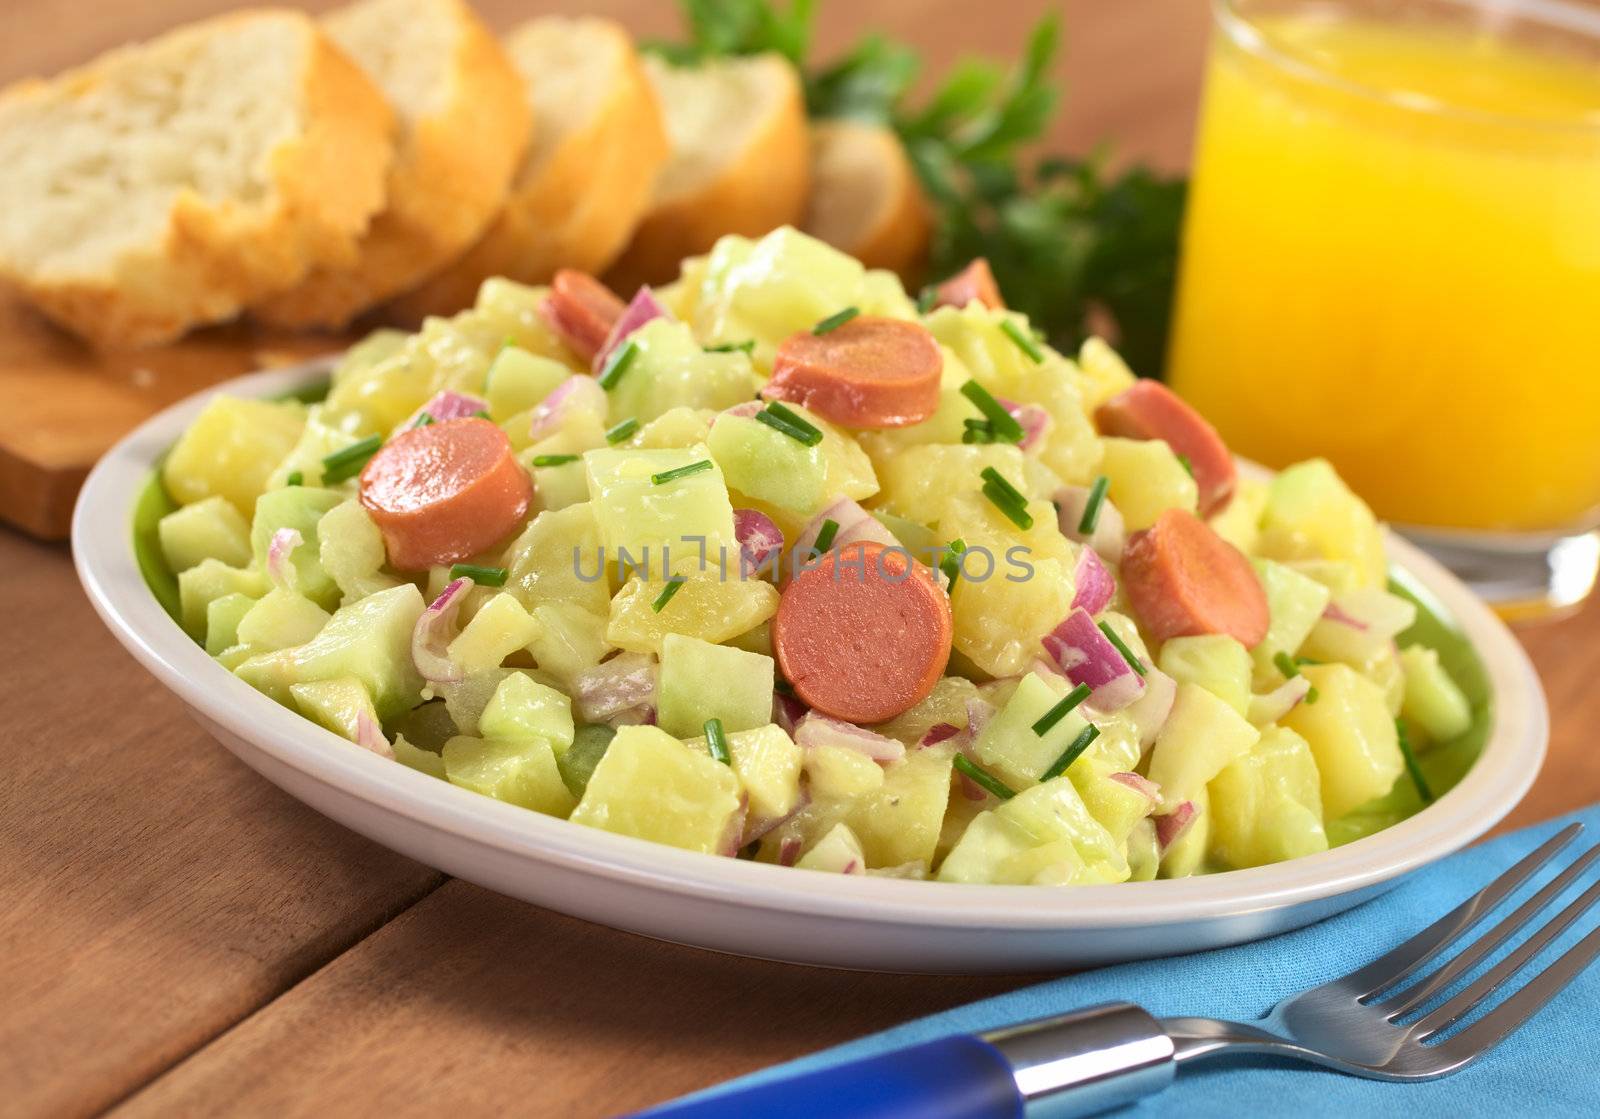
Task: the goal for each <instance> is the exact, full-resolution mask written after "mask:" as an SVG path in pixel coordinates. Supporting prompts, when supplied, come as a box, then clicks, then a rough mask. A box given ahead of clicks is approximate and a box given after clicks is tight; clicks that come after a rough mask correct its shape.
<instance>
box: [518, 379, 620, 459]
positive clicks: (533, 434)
mask: <svg viewBox="0 0 1600 1119" xmlns="http://www.w3.org/2000/svg"><path fill="white" fill-rule="evenodd" d="M568 409H579V410H587V411H590V412H594V413H595V414H596V415H600V416H604V415H605V414H606V390H605V389H603V388H601V387H600V385H599V382H597V381H596V380H595V379H594V378H593V377H590V376H589V375H587V374H585V373H575V374H573V375H572V376H571V377H568V378H567V379H566V380H565V381H562V382H561V383H560V384H559V385H557V386H556V387H555V388H554V389H552V390H551V391H550V395H549V396H547V397H545V398H544V399H543V400H542V401H540V402H539V406H538V407H537V408H535V409H534V410H533V420H532V421H531V422H530V423H529V425H528V438H529V439H530V440H533V441H535V442H537V441H538V440H540V439H543V438H544V437H545V436H546V435H549V434H550V433H551V432H552V431H554V430H555V429H556V428H558V427H560V426H561V423H562V420H564V419H565V418H566V415H567V411H568Z"/></svg>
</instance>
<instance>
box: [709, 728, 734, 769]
mask: <svg viewBox="0 0 1600 1119" xmlns="http://www.w3.org/2000/svg"><path fill="white" fill-rule="evenodd" d="M705 730H706V749H708V750H710V751H711V756H712V757H713V758H715V759H716V760H717V761H719V762H721V763H722V764H723V765H732V764H733V755H732V754H731V753H729V752H728V739H727V736H726V735H725V734H723V732H722V720H721V719H707V720H706V727H705Z"/></svg>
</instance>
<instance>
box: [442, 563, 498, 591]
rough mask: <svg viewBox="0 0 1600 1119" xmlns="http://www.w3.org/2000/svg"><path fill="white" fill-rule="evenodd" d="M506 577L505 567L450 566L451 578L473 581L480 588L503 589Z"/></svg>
mask: <svg viewBox="0 0 1600 1119" xmlns="http://www.w3.org/2000/svg"><path fill="white" fill-rule="evenodd" d="M506 575H507V571H506V569H505V568H503V567H479V566H478V565H477V564H475V563H456V564H451V565H450V578H452V579H471V580H472V581H473V582H474V583H476V584H478V586H480V587H503V586H505V585H506Z"/></svg>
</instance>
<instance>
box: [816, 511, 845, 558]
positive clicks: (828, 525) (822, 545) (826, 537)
mask: <svg viewBox="0 0 1600 1119" xmlns="http://www.w3.org/2000/svg"><path fill="white" fill-rule="evenodd" d="M837 535H839V522H838V521H836V520H834V519H833V518H832V517H829V518H828V519H827V520H825V521H823V522H822V528H820V529H819V530H818V531H817V542H816V543H815V544H813V545H811V550H812V551H813V552H817V553H818V554H821V553H822V552H826V551H827V550H828V549H829V548H831V547H833V538H834V537H835V536H837Z"/></svg>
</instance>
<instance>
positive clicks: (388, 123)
mask: <svg viewBox="0 0 1600 1119" xmlns="http://www.w3.org/2000/svg"><path fill="white" fill-rule="evenodd" d="M392 129H393V118H392V116H391V114H390V112H389V107H388V105H387V104H386V103H385V101H384V99H383V96H382V94H381V93H379V92H378V90H377V89H376V88H375V87H374V86H373V85H372V83H371V82H370V81H368V80H367V78H366V77H365V75H363V74H362V73H361V71H360V70H359V69H358V68H357V67H356V66H355V64H354V63H352V62H351V61H350V60H349V59H348V58H346V57H345V55H344V54H343V53H342V52H341V51H339V50H338V49H337V48H336V47H334V46H333V44H332V43H331V42H329V41H328V39H327V38H326V37H325V36H324V35H323V34H322V33H321V32H320V31H319V30H318V29H317V26H316V24H315V23H314V22H313V21H312V20H310V19H309V18H308V17H306V16H304V15H301V14H300V13H298V12H291V11H279V10H261V11H249V12H240V13H236V14H233V15H227V16H221V17H218V18H216V19H211V20H206V21H204V22H201V23H197V24H193V25H191V26H188V27H184V28H180V29H178V30H176V31H173V32H170V33H168V34H166V35H164V36H162V37H160V38H158V39H155V40H152V41H151V42H149V43H144V44H139V45H135V46H130V47H125V48H122V49H120V50H117V51H113V52H111V53H110V54H107V55H105V56H103V57H102V58H100V59H99V60H97V61H95V62H92V63H90V64H89V65H87V66H85V67H82V68H81V69H78V70H73V71H69V72H67V73H65V74H63V75H61V76H60V77H59V78H56V79H55V80H52V81H30V82H25V83H22V84H20V85H17V86H14V87H12V88H11V89H9V90H7V91H6V92H4V93H3V94H0V166H3V167H4V168H5V169H6V170H5V172H4V174H0V275H3V276H4V277H5V278H6V279H7V280H9V281H10V282H11V283H12V284H14V285H15V286H16V287H17V288H19V289H20V290H21V291H22V292H23V293H24V294H26V295H27V296H28V297H29V298H31V299H32V300H33V301H34V303H36V304H37V305H38V306H39V308H40V309H41V310H43V311H44V312H45V313H46V314H47V315H49V316H50V317H51V318H53V319H55V320H56V321H58V322H60V323H61V324H63V325H64V326H66V327H68V328H70V329H72V330H74V331H76V332H78V333H79V334H81V335H83V336H84V337H86V338H88V339H89V340H91V341H92V342H94V343H96V344H97V345H101V346H105V347H113V346H131V345H147V344H151V343H156V342H162V341H167V340H170V339H172V338H175V337H177V336H178V335H179V334H181V333H183V331H184V330H186V329H187V328H189V327H191V326H194V325H197V324H200V323H206V322H215V321H218V320H221V319H226V318H230V317H232V316H233V315H235V314H237V313H238V311H239V310H240V308H241V307H243V306H244V305H245V304H247V303H249V302H251V301H253V300H256V299H259V298H261V297H263V296H265V295H267V294H269V293H270V292H273V291H278V290H282V289H284V288H286V287H288V286H290V285H291V284H294V283H296V282H297V281H299V280H300V279H301V278H302V277H303V276H304V275H305V274H306V273H307V271H308V270H309V269H310V268H312V267H313V266H314V265H317V264H321V263H330V262H339V261H346V260H350V259H353V258H354V256H355V251H356V242H357V240H358V238H359V237H360V236H361V234H362V232H363V231H364V230H365V229H366V226H367V223H368V221H369V220H370V219H371V216H372V214H373V213H374V212H375V211H376V210H377V209H378V208H379V207H380V206H381V205H382V204H383V190H384V181H383V180H384V174H385V172H386V170H387V168H388V165H389V161H390V159H391V157H392V154H393V142H392V140H391V132H392Z"/></svg>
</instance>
